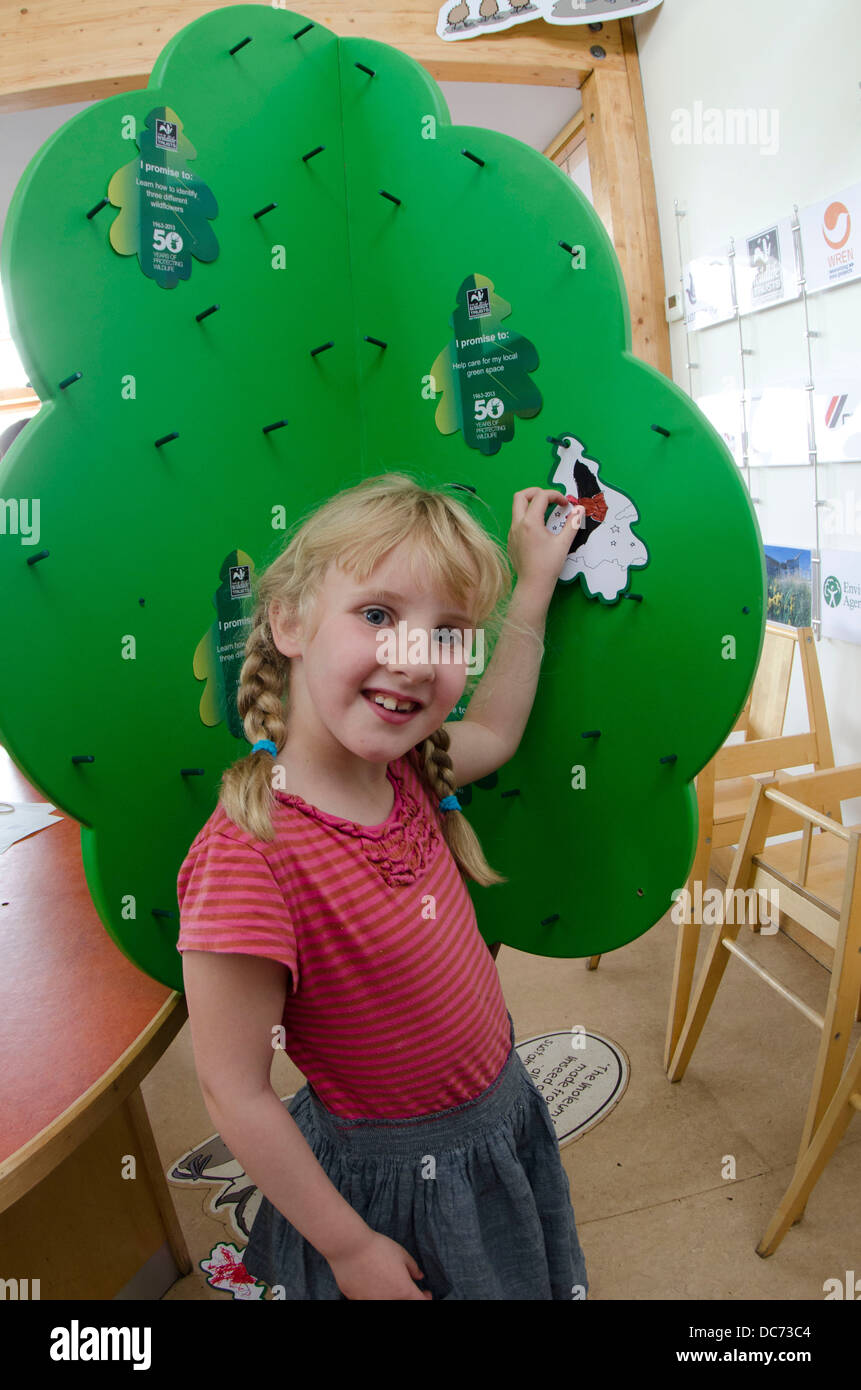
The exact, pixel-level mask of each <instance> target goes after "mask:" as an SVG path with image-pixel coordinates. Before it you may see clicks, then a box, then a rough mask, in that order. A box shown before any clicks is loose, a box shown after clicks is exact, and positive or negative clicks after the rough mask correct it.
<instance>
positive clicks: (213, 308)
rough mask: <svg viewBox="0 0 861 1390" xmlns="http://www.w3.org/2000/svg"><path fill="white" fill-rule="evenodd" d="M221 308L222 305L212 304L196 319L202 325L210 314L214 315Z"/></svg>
mask: <svg viewBox="0 0 861 1390" xmlns="http://www.w3.org/2000/svg"><path fill="white" fill-rule="evenodd" d="M220 308H221V305H220V304H210V306H209V308H208V309H204V310H203V312H202V313H200V314H195V316H194V317H195V318H196V319H197V322H198V323H200V322H201V321H202V320H203V319H208V318H209V315H210V314H214V313H215V312H216V310H218V309H220Z"/></svg>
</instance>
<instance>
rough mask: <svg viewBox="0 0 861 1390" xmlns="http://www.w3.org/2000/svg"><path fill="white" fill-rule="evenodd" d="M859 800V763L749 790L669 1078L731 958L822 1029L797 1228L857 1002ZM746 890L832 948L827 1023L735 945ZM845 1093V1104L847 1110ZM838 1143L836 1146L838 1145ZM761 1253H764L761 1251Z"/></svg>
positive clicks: (687, 1054)
mask: <svg viewBox="0 0 861 1390" xmlns="http://www.w3.org/2000/svg"><path fill="white" fill-rule="evenodd" d="M789 792H791V795H789V794H788V793H789ZM859 795H861V763H853V764H851V765H850V766H848V767H842V768H826V769H822V770H821V771H819V772H814V773H811V774H809V775H808V776H806V777H792V776H790V775H786V776H784V777H780V778H775V779H774V780H773V781H772V782H771V783H770V784H768V785H765V784H762V783H760V784H758V785H756V786H755V788H754V791H753V792H752V794H751V799H750V805H749V807H748V812H747V816H746V819H745V825H744V829H743V831H742V835H741V839H740V841H739V845H738V850H737V851H736V855H735V859H734V861H733V866H732V870H731V872H730V876H729V880H728V883H727V888H726V892H725V895H724V907H725V910H724V913H723V918H724V920H723V921H722V922H720V923H718V925H717V926H716V927H715V928H714V930H713V933H712V939H711V942H710V943H709V948H708V951H707V954H706V957H705V959H704V961H703V966H702V971H701V973H700V977H699V980H698V982H697V988H696V992H695V995H694V998H693V1000H692V1001H691V1006H690V1009H689V1011H688V1016H687V1018H686V1020H685V1023H684V1026H683V1028H682V1031H681V1035H680V1037H679V1041H678V1044H677V1047H676V1050H675V1052H674V1054H673V1058H672V1061H671V1064H670V1067H669V1070H668V1073H667V1075H668V1077H669V1079H670V1081H679V1080H681V1078H682V1076H684V1073H685V1070H686V1068H687V1064H688V1062H689V1061H690V1058H691V1054H692V1053H693V1050H694V1047H695V1046H696V1043H697V1040H698V1039H699V1036H700V1033H701V1032H702V1029H703V1025H704V1023H705V1021H706V1018H707V1017H708V1012H709V1009H710V1008H711V1005H712V1001H713V1000H714V997H715V995H716V993H717V989H718V986H719V985H720V982H721V979H722V978H723V973H724V970H725V969H726V966H727V962H728V960H729V957H730V955H733V956H736V957H737V958H738V959H739V960H741V961H742V963H743V964H745V965H747V966H748V967H750V968H751V969H752V970H754V971H755V973H756V974H757V975H758V976H759V977H760V978H761V979H763V980H765V982H766V983H767V984H768V985H770V986H771V988H772V989H774V990H776V992H777V993H778V994H780V995H781V996H782V997H783V998H784V999H786V1000H787V1001H788V1002H789V1003H791V1004H793V1005H794V1006H795V1008H797V1009H798V1010H799V1011H800V1012H801V1013H803V1014H804V1015H805V1017H806V1018H808V1019H809V1020H810V1021H811V1022H812V1023H813V1024H814V1025H815V1026H816V1027H817V1028H818V1029H819V1031H820V1043H819V1049H818V1053H817V1058H816V1066H815V1070H814V1075H813V1084H812V1087H811V1091H810V1100H809V1103H808V1107H807V1114H806V1116H805V1120H804V1126H803V1129H802V1134H801V1143H800V1147H799V1152H798V1159H797V1163H796V1170H797V1173H798V1174H800V1175H801V1177H800V1179H799V1186H798V1188H797V1190H795V1191H793V1195H792V1196H791V1197H790V1199H789V1208H788V1209H791V1211H792V1213H793V1216H792V1218H791V1219H793V1220H796V1221H797V1220H800V1218H801V1215H802V1213H803V1209H804V1200H803V1197H802V1188H803V1187H804V1185H805V1183H807V1181H808V1179H809V1178H812V1181H810V1182H809V1185H808V1186H807V1187H806V1189H805V1190H806V1191H808V1192H809V1190H810V1187H812V1185H813V1182H814V1181H815V1179H816V1176H818V1173H820V1172H821V1171H822V1168H823V1167H824V1164H825V1162H826V1161H827V1157H828V1154H829V1153H830V1152H832V1151H833V1147H834V1145H833V1144H832V1145H831V1147H830V1148H828V1150H827V1152H826V1147H827V1144H828V1139H827V1136H826V1135H823V1136H822V1140H821V1144H820V1145H819V1147H818V1149H817V1150H816V1152H815V1153H814V1154H813V1155H812V1156H808V1149H809V1148H810V1146H811V1144H812V1142H813V1139H814V1135H815V1134H816V1132H817V1129H818V1128H819V1126H820V1124H821V1122H822V1120H823V1118H824V1116H825V1112H826V1111H827V1110H828V1109H829V1107H830V1106H831V1104H832V1101H834V1099H835V1096H836V1094H837V1092H838V1087H839V1086H840V1084H841V1072H842V1069H843V1063H844V1060H845V1058H846V1052H847V1049H848V1046H849V1038H850V1033H851V1030H852V1024H853V1020H854V1018H855V1017H856V1015H857V1014H858V1013H859V1000H861V853H859V840H861V825H857V826H844V825H842V824H841V822H840V802H841V801H845V800H848V799H850V798H854V797H856V796H859ZM825 812H828V814H825ZM835 813H836V814H835ZM799 821H800V822H801V826H802V835H801V839H800V840H795V841H792V842H788V843H784V844H780V845H771V846H768V847H767V841H768V840H769V838H772V837H774V836H777V835H784V834H786V833H787V832H791V831H793V830H797V829H798V822H799ZM817 829H818V831H819V834H818V835H817V834H816V833H815V831H816V830H817ZM835 842H836V845H835ZM842 846H845V850H843V849H842V848H841V847H842ZM792 856H798V867H797V869H796V871H795V873H794V874H793V872H792V870H791V867H790V862H789V861H790V858H791V857H792ZM749 889H753V890H755V891H757V892H766V893H768V892H770V891H771V890H772V889H777V891H778V892H779V895H780V901H781V903H783V902H786V906H787V910H789V911H791V912H792V914H793V916H794V917H796V919H797V920H798V921H799V922H800V923H801V924H802V926H803V927H804V928H805V930H806V931H808V932H810V933H811V934H812V935H813V936H816V937H818V938H819V939H820V940H821V941H823V942H824V943H826V944H827V945H829V946H830V947H831V949H832V951H833V957H832V966H831V981H830V986H829V990H828V999H827V1004H826V1009H825V1013H824V1015H820V1014H818V1013H817V1012H816V1011H815V1010H814V1009H812V1008H811V1007H810V1006H809V1005H808V1004H806V1003H805V1002H804V1000H802V999H800V998H799V997H798V996H797V995H796V994H794V993H793V992H792V991H791V990H789V989H787V988H786V987H785V986H783V985H781V984H780V983H779V981H777V980H776V979H775V978H774V976H772V975H770V974H769V973H768V971H766V970H764V969H763V968H762V966H761V965H759V964H758V963H757V962H756V961H753V960H751V958H750V957H749V956H748V955H747V954H746V953H745V952H744V951H742V950H741V949H740V947H739V946H738V945H737V943H736V937H737V936H738V933H739V930H740V927H741V925H742V919H744V917H745V911H739V908H740V907H741V904H742V901H743V899H742V894H744V893H746V892H747V891H748V890H749ZM737 890H741V891H740V892H738V891H737ZM730 904H732V906H733V911H732V912H730V910H729V907H730ZM754 929H756V928H754ZM853 1065H854V1062H853ZM841 1094H842V1092H841ZM849 1095H851V1089H850V1092H849ZM849 1095H847V1096H846V1097H844V1102H845V1103H846V1104H848V1103H849ZM841 1115H842V1110H841V1109H840V1107H838V1109H837V1110H835V1111H834V1113H833V1114H832V1120H831V1123H832V1125H834V1124H836V1123H837V1122H838V1120H839V1118H840V1116H841ZM843 1127H844V1128H845V1124H844V1126H843ZM837 1137H839V1135H838V1136H837ZM836 1142H837V1140H836V1138H835V1140H834V1144H836ZM817 1165H818V1166H817ZM786 1211H787V1208H786V1207H785V1206H782V1207H781V1208H780V1210H779V1213H778V1215H779V1216H780V1217H781V1220H782V1219H783V1218H784V1217H785V1215H786ZM775 1231H776V1228H775ZM769 1237H771V1238H772V1239H773V1238H774V1231H772V1227H769V1232H768V1233H767V1236H766V1237H765V1238H764V1239H763V1246H765V1245H766V1244H767V1243H768V1238H769ZM772 1248H775V1245H773V1246H772ZM760 1253H770V1251H768V1250H764V1249H761V1250H760Z"/></svg>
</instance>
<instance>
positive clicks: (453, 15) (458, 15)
mask: <svg viewBox="0 0 861 1390" xmlns="http://www.w3.org/2000/svg"><path fill="white" fill-rule="evenodd" d="M660 3H661V0H509V3H508V4H507V5H506V4H505V3H504V0H502V3H500V0H472V4H471V5H470V4H469V3H468V0H460V3H458V4H456V5H452V3H451V0H446V3H445V4H444V5H442V6H441V8H440V11H439V15H438V17H437V26H436V31H437V34H438V35H439V37H440V38H442V39H466V38H475V37H476V35H478V34H481V33H486V32H487V31H488V30H489V29H492V30H493V32H494V33H497V32H498V31H499V30H500V29H508V28H509V27H510V26H511V25H512V24H525V23H527V22H528V21H529V20H532V19H544V20H546V21H547V23H548V24H591V23H593V22H594V21H595V20H596V19H623V18H624V17H625V16H626V15H635V14H645V12H646V11H647V10H653V9H655V7H656V6H657V5H659V4H660Z"/></svg>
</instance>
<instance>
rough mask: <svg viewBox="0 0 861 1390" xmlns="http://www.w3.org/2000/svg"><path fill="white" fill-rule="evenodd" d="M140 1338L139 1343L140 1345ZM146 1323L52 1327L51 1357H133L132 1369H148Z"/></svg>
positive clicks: (149, 1347) (149, 1340)
mask: <svg viewBox="0 0 861 1390" xmlns="http://www.w3.org/2000/svg"><path fill="white" fill-rule="evenodd" d="M141 1341H142V1342H143V1346H141ZM151 1344H152V1329H151V1328H149V1327H81V1326H80V1324H79V1322H78V1320H77V1318H73V1319H72V1321H71V1324H70V1326H69V1327H52V1329H51V1348H50V1355H51V1360H52V1361H133V1362H134V1363H135V1364H134V1368H133V1369H134V1370H136V1371H148V1370H149V1368H150V1365H151V1361H152V1356H151V1350H152V1345H151Z"/></svg>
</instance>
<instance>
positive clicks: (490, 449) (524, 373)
mask: <svg viewBox="0 0 861 1390" xmlns="http://www.w3.org/2000/svg"><path fill="white" fill-rule="evenodd" d="M510 313H511V305H510V304H508V303H507V302H506V300H504V299H503V298H502V297H501V296H500V295H498V294H494V290H493V281H492V280H488V278H487V276H486V275H468V276H467V277H466V279H465V280H464V281H463V282H462V283H461V286H460V289H459V290H458V292H457V298H456V301H455V308H454V312H453V313H452V315H451V317H450V319H449V322H450V324H451V326H452V328H453V329H454V339H453V341H452V342H450V343H448V344H447V345H446V347H444V348H443V350H442V352H441V353H440V354H439V356H438V357H437V358H436V360H435V362H434V364H433V366H432V367H431V370H430V375H431V382H432V387H433V390H434V391H435V393H436V395H437V396H438V395H439V394H440V393H442V399H441V400H440V401H439V403H438V405H437V408H436V415H435V419H436V425H437V429H438V430H439V432H440V434H454V432H455V431H456V430H462V431H463V437H464V442H465V443H466V444H468V445H469V447H470V448H471V449H478V450H479V451H480V452H481V453H482V454H495V453H497V452H498V451H499V449H500V447H501V445H502V444H507V443H508V442H509V441H510V440H512V439H513V438H514V417H515V415H517V416H519V417H520V418H521V419H523V420H529V419H531V418H532V417H533V416H534V415H537V414H538V412H539V410H540V409H541V406H542V398H541V392H540V391H539V390H538V387H537V386H536V385H535V383H534V382H533V381H531V380H530V378H529V375H528V374H529V372H534V371H535V369H536V367H537V366H538V353H537V351H536V349H535V347H534V345H533V344H532V343H530V342H529V340H528V339H527V338H523V337H521V335H520V334H519V333H515V332H513V331H512V330H511V329H507V328H503V326H502V322H503V320H504V319H506V318H508V316H509V314H510ZM435 398H436V397H434V399H435Z"/></svg>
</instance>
